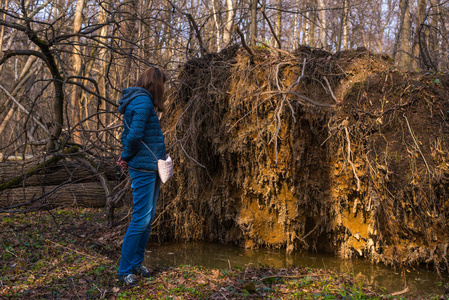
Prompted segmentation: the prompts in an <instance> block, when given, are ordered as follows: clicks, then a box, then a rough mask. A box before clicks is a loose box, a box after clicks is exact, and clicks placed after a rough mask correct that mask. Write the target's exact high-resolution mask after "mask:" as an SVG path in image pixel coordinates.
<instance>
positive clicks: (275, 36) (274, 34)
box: [260, 5, 282, 49]
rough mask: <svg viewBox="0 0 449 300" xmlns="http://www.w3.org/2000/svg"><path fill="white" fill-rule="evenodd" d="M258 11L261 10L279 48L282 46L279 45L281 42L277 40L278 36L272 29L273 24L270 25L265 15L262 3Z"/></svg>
mask: <svg viewBox="0 0 449 300" xmlns="http://www.w3.org/2000/svg"><path fill="white" fill-rule="evenodd" d="M260 11H261V12H262V15H263V17H264V19H265V21H267V23H268V27H270V31H271V34H272V35H273V37H274V39H275V40H276V42H277V43H278V46H279V49H281V48H282V47H281V42H280V41H279V38H278V36H277V35H276V32H275V31H274V29H273V26H272V25H271V22H270V19H268V17H267V15H266V14H265V7H264V6H263V5H262V8H261V9H260Z"/></svg>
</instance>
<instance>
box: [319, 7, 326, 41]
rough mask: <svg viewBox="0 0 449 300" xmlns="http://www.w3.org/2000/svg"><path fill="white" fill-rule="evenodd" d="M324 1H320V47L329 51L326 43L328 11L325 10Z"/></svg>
mask: <svg viewBox="0 0 449 300" xmlns="http://www.w3.org/2000/svg"><path fill="white" fill-rule="evenodd" d="M324 9H325V6H324V0H318V10H319V13H318V16H319V25H320V47H321V48H323V49H327V42H326V11H325V10H324Z"/></svg>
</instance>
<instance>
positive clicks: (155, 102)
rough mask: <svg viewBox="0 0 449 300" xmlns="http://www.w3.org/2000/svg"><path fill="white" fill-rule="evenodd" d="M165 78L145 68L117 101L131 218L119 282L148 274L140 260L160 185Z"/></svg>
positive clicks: (133, 282) (131, 282) (120, 162)
mask: <svg viewBox="0 0 449 300" xmlns="http://www.w3.org/2000/svg"><path fill="white" fill-rule="evenodd" d="M166 80H167V78H166V76H165V74H164V73H163V72H162V71H161V70H159V69H158V68H154V67H151V68H148V69H147V70H145V71H144V72H143V73H142V75H141V76H140V77H139V79H138V80H137V82H136V83H135V84H134V85H133V86H132V87H129V88H126V89H124V90H123V97H122V98H121V99H120V101H119V108H118V110H119V112H120V113H122V114H123V115H124V116H123V121H124V122H123V123H124V130H123V134H122V139H121V142H122V145H123V152H122V155H121V157H120V158H119V160H118V161H117V164H118V165H120V166H121V167H122V168H123V169H128V172H129V176H130V177H131V182H132V183H131V188H132V191H133V213H132V219H131V223H130V224H129V227H128V229H127V230H126V234H125V238H124V239H123V244H122V253H121V258H120V267H119V270H118V277H119V282H120V283H122V284H124V285H127V286H135V285H137V283H138V280H137V277H136V275H140V276H143V277H150V276H151V273H150V272H149V271H148V269H147V268H145V267H144V266H142V261H143V257H144V254H145V246H146V244H147V241H148V237H149V235H150V229H151V222H152V219H153V217H154V213H155V211H156V202H157V198H158V196H159V188H160V185H161V180H160V178H159V176H158V174H157V159H165V142H164V136H163V134H162V131H161V127H160V124H159V119H158V117H157V114H156V109H157V110H159V111H163V94H164V83H165V82H166ZM155 156H156V157H157V159H156V157H155Z"/></svg>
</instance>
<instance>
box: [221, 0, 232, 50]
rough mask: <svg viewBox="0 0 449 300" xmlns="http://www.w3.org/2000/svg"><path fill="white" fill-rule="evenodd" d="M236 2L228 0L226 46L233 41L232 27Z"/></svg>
mask: <svg viewBox="0 0 449 300" xmlns="http://www.w3.org/2000/svg"><path fill="white" fill-rule="evenodd" d="M234 14H235V12H234V4H233V3H232V0H226V24H225V28H224V32H223V44H224V45H225V46H226V45H228V44H229V43H230V42H231V34H232V28H233V27H234Z"/></svg>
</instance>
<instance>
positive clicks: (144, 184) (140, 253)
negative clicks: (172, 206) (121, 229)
mask: <svg viewBox="0 0 449 300" xmlns="http://www.w3.org/2000/svg"><path fill="white" fill-rule="evenodd" d="M128 171H129V176H130V177H131V182H132V183H131V188H132V190H133V214H132V219H131V223H130V224H129V226H128V229H127V230H126V234H125V238H124V239H123V244H122V256H121V258H120V267H119V269H118V275H128V274H132V269H133V267H138V266H140V265H142V261H143V257H144V255H145V246H146V245H147V241H148V237H149V236H150V230H151V222H152V220H153V217H154V214H155V212H156V203H157V198H158V196H159V189H160V186H161V180H160V178H159V176H158V174H157V173H156V172H151V173H146V172H139V171H136V170H132V169H129V170H128Z"/></svg>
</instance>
